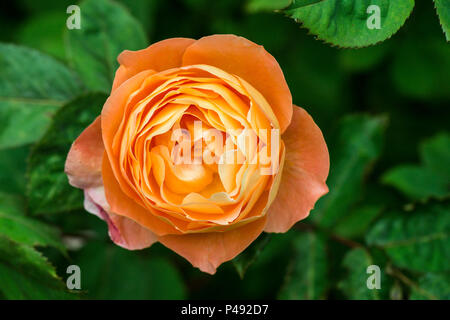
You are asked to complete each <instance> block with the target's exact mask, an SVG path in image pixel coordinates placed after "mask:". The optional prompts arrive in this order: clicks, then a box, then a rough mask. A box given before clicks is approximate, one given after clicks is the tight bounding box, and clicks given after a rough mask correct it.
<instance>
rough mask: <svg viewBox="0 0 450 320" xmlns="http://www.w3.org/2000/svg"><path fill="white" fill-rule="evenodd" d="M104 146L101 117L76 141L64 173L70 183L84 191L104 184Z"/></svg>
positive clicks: (68, 156)
mask: <svg viewBox="0 0 450 320" xmlns="http://www.w3.org/2000/svg"><path fill="white" fill-rule="evenodd" d="M104 151H105V148H104V146H103V140H102V131H101V120H100V117H97V119H95V120H94V122H92V123H91V124H90V125H89V127H87V128H86V129H85V130H84V131H83V132H82V133H81V134H80V136H79V137H78V138H77V139H76V140H75V142H74V143H73V144H72V147H71V148H70V151H69V154H68V155H67V159H66V164H65V168H64V171H65V173H66V174H67V177H68V178H69V183H70V184H71V185H72V186H74V187H77V188H80V189H84V188H90V187H95V186H99V185H101V184H102V158H103V153H104Z"/></svg>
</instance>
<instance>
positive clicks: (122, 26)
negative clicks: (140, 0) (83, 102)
mask: <svg viewBox="0 0 450 320" xmlns="http://www.w3.org/2000/svg"><path fill="white" fill-rule="evenodd" d="M80 11H81V28H80V29H73V30H67V33H66V36H67V55H68V59H69V61H70V63H71V65H72V66H73V68H74V69H75V70H76V71H78V73H79V74H80V76H81V78H82V79H83V81H84V82H85V84H86V85H87V86H88V87H89V88H90V89H91V90H97V91H103V92H109V91H110V90H111V85H112V81H113V79H114V75H115V72H116V69H117V67H118V66H119V65H118V62H117V56H118V55H119V53H121V52H122V51H123V50H138V49H143V48H145V47H147V46H148V45H149V44H148V43H147V40H146V36H145V33H144V30H143V28H142V26H141V25H140V23H139V22H138V21H137V20H136V19H135V18H134V17H133V16H131V14H130V13H129V12H128V11H127V10H126V9H125V8H124V7H123V6H122V5H119V4H116V3H115V2H113V1H109V0H85V1H83V2H81V3H80Z"/></svg>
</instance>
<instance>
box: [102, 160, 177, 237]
mask: <svg viewBox="0 0 450 320" xmlns="http://www.w3.org/2000/svg"><path fill="white" fill-rule="evenodd" d="M102 175H103V181H104V187H105V196H106V200H107V201H108V204H109V205H110V207H111V212H114V213H115V214H117V215H120V216H123V217H126V218H129V219H131V220H133V221H135V222H137V223H138V224H140V225H142V226H143V227H146V228H147V229H149V230H150V231H152V232H153V233H155V234H156V235H166V234H179V233H180V232H178V231H177V230H176V229H175V228H174V227H172V226H171V225H170V224H169V223H166V222H164V221H162V220H161V219H159V218H157V217H156V216H155V215H154V214H153V213H152V212H151V211H150V210H149V209H148V208H145V207H143V206H141V205H140V204H138V203H137V202H136V201H135V200H133V199H131V198H129V197H128V196H127V195H126V194H125V193H124V192H123V191H122V189H121V188H120V185H119V183H118V182H117V180H116V177H115V176H114V173H113V171H112V168H111V165H110V164H109V159H108V156H107V155H106V153H105V155H104V159H103V166H102Z"/></svg>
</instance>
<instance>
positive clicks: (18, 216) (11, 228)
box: [0, 194, 65, 252]
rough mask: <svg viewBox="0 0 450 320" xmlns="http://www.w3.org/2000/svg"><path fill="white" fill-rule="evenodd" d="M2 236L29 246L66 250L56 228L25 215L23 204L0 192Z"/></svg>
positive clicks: (0, 233)
mask: <svg viewBox="0 0 450 320" xmlns="http://www.w3.org/2000/svg"><path fill="white" fill-rule="evenodd" d="M0 236H4V237H6V238H8V239H9V240H13V241H15V242H18V243H21V244H26V245H29V246H52V247H55V248H58V249H59V250H61V252H65V247H64V245H63V244H62V243H61V241H60V238H59V233H58V231H57V230H56V229H54V228H52V227H50V226H48V225H46V224H44V223H42V222H40V221H37V220H35V219H32V218H29V217H27V216H25V215H24V213H23V208H22V204H21V203H18V201H17V200H16V201H12V200H11V197H10V196H7V195H2V194H0Z"/></svg>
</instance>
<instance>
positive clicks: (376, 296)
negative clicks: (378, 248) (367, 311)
mask: <svg viewBox="0 0 450 320" xmlns="http://www.w3.org/2000/svg"><path fill="white" fill-rule="evenodd" d="M371 265H377V266H378V267H379V268H380V277H381V278H380V289H376V288H374V289H369V288H368V286H367V280H368V279H369V277H371V276H373V275H374V273H373V271H370V272H369V273H368V272H367V270H368V269H367V268H368V267H369V266H371ZM342 266H343V267H344V268H345V269H346V270H347V275H346V277H345V278H344V279H342V280H341V281H340V282H339V284H338V288H339V289H341V290H342V292H343V293H344V294H345V296H346V297H347V298H348V299H352V300H380V299H387V298H388V297H389V291H390V290H389V286H390V282H391V280H390V279H389V278H388V276H387V275H386V273H385V270H384V269H385V263H384V261H383V260H382V259H380V258H378V259H375V257H374V256H372V255H371V254H370V253H369V252H368V251H367V250H366V249H363V248H357V249H352V250H350V251H349V252H348V253H347V254H346V255H345V257H344V260H343V261H342Z"/></svg>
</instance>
